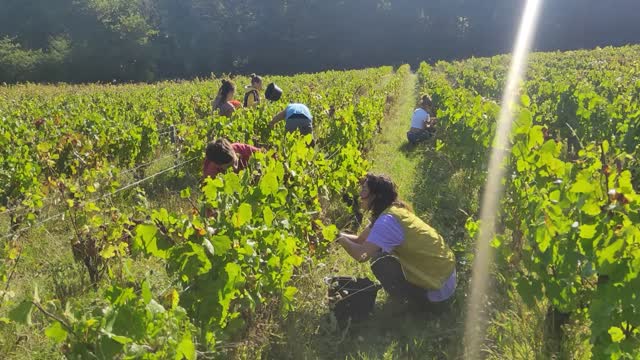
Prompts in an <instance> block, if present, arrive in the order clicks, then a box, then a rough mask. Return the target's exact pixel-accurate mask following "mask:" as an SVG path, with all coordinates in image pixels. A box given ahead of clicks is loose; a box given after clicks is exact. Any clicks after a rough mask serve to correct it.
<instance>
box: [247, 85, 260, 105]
mask: <svg viewBox="0 0 640 360" xmlns="http://www.w3.org/2000/svg"><path fill="white" fill-rule="evenodd" d="M249 96H253V102H254V104H257V103H260V94H258V90H256V89H252V90H249V91H247V93H246V94H244V107H249Z"/></svg>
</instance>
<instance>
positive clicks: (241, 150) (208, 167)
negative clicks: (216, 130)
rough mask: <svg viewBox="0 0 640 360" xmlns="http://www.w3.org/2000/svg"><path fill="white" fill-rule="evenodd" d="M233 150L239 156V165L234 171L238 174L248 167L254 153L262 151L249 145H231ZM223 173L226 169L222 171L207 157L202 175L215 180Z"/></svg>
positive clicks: (236, 165) (235, 165) (234, 166)
mask: <svg viewBox="0 0 640 360" xmlns="http://www.w3.org/2000/svg"><path fill="white" fill-rule="evenodd" d="M231 148H232V149H233V151H235V152H236V154H237V155H238V163H237V164H234V165H233V171H234V172H235V173H238V172H239V171H240V170H243V169H244V168H246V167H247V164H248V163H249V159H250V158H251V155H253V153H254V152H257V151H261V149H259V148H257V147H254V146H251V145H247V144H241V143H234V144H231ZM223 171H224V169H222V167H220V166H219V165H218V164H216V163H214V162H211V161H209V159H207V158H206V156H205V158H204V164H203V166H202V175H203V176H204V178H205V179H206V178H207V177H211V178H214V177H216V175H218V174H219V173H221V172H223Z"/></svg>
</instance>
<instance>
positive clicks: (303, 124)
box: [284, 116, 313, 135]
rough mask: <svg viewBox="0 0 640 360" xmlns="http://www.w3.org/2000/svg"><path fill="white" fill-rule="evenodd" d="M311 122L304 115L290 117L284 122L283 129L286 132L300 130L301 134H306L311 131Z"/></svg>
mask: <svg viewBox="0 0 640 360" xmlns="http://www.w3.org/2000/svg"><path fill="white" fill-rule="evenodd" d="M312 124H313V123H312V122H311V120H309V119H307V118H306V117H293V116H292V117H290V118H288V119H287V121H286V123H285V126H284V128H285V130H287V132H294V131H296V130H298V131H300V133H301V134H302V135H308V134H312V133H313V125H312Z"/></svg>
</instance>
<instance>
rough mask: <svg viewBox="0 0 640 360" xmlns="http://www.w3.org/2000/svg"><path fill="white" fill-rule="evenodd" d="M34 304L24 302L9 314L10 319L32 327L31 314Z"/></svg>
mask: <svg viewBox="0 0 640 360" xmlns="http://www.w3.org/2000/svg"><path fill="white" fill-rule="evenodd" d="M32 312H33V303H32V302H31V301H30V300H23V301H22V302H21V303H20V304H19V305H18V306H16V307H15V308H13V310H11V311H10V312H9V319H11V320H13V321H15V322H17V323H19V324H26V325H31V313H32Z"/></svg>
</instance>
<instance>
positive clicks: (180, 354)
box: [175, 336, 196, 360]
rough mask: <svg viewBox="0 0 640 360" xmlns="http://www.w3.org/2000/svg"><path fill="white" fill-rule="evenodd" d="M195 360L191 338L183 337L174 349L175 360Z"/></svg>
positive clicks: (194, 350)
mask: <svg viewBox="0 0 640 360" xmlns="http://www.w3.org/2000/svg"><path fill="white" fill-rule="evenodd" d="M185 359H186V360H195V359H196V347H195V345H193V341H192V340H191V338H189V337H187V336H185V337H183V338H182V341H180V343H179V344H178V347H177V348H176V357H175V360H185Z"/></svg>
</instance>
